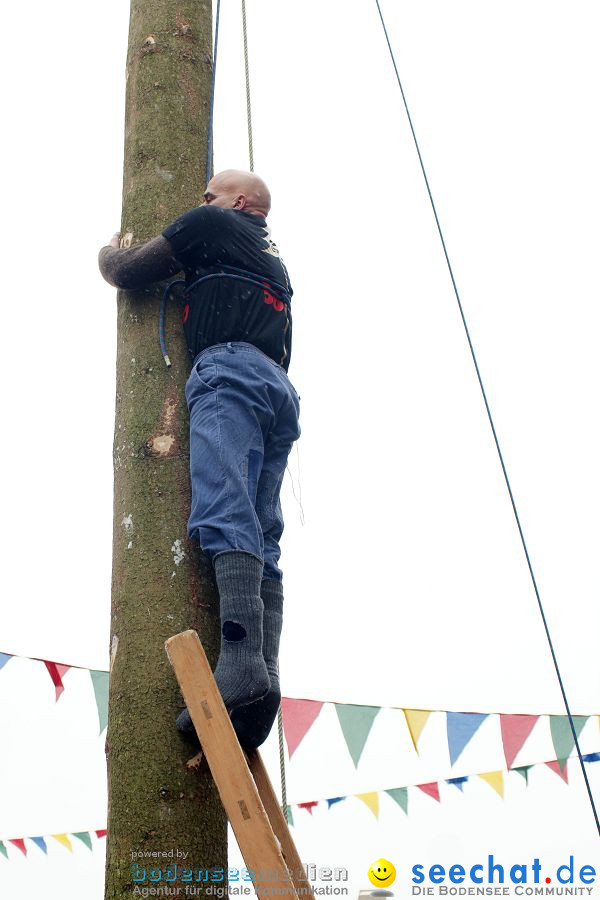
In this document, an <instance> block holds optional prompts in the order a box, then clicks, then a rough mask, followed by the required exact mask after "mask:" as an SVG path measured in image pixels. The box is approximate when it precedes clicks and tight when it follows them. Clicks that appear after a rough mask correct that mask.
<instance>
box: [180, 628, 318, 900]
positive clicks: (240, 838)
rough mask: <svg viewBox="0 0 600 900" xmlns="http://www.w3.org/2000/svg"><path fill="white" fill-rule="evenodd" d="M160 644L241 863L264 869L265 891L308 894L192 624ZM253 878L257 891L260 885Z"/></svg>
mask: <svg viewBox="0 0 600 900" xmlns="http://www.w3.org/2000/svg"><path fill="white" fill-rule="evenodd" d="M165 649H166V651H167V655H168V657H169V660H170V662H171V665H172V666H173V670H174V672H175V677H176V678H177V681H178V682H179V687H180V688H181V693H182V694H183V699H184V700H185V704H186V706H187V708H188V711H189V713H190V716H191V718H192V722H193V723H194V728H195V729H196V733H197V735H198V740H199V741H200V744H201V746H202V752H203V754H204V756H205V757H206V761H207V763H208V765H209V767H210V770H211V773H212V776H213V779H214V781H215V784H216V786H217V790H218V792H219V796H220V797H221V802H222V803H223V807H224V809H225V812H226V814H227V818H228V819H229V821H230V822H231V827H232V828H233V832H234V834H235V836H236V839H237V842H238V845H239V848H240V851H241V853H242V856H243V858H244V862H245V864H246V867H247V868H248V869H249V870H251V871H253V872H254V873H255V876H256V875H257V874H259V873H260V872H261V871H267V872H268V873H269V881H268V884H267V885H265V886H264V890H265V892H267V893H268V892H270V891H272V888H273V882H276V884H277V885H278V887H279V888H280V890H278V891H277V892H276V893H277V894H279V893H281V894H283V895H287V896H292V897H297V898H298V900H302V898H305V897H312V896H313V889H312V886H311V884H310V882H309V880H308V878H307V876H306V872H305V870H304V867H303V865H302V863H301V862H300V857H299V855H298V851H297V849H296V846H295V844H294V840H293V838H292V836H291V834H290V831H289V828H288V825H287V822H286V820H285V817H284V815H283V813H282V811H281V808H280V806H279V803H278V801H277V796H276V794H275V791H274V790H273V786H272V784H271V781H270V779H269V776H268V774H267V771H266V769H265V767H264V764H263V761H262V759H261V756H260V753H259V752H258V751H257V750H255V751H254V752H253V753H251V754H249V756H248V757H246V755H245V754H244V751H243V750H242V748H241V746H240V744H239V742H238V739H237V736H236V733H235V731H234V730H233V726H232V724H231V720H230V718H229V715H228V713H227V710H226V709H225V705H224V703H223V699H222V697H221V694H220V691H219V688H218V687H217V683H216V681H215V679H214V677H213V673H212V670H211V668H210V665H209V662H208V659H207V658H206V653H205V652H204V648H203V646H202V644H201V642H200V638H199V637H198V635H197V633H196V632H195V631H193V630H189V631H184V632H182V633H181V634H176V635H174V636H173V637H171V638H169V640H168V641H167V642H166V643H165ZM253 884H254V888H255V890H256V893H257V894H258V895H259V896H260V894H261V892H262V890H263V887H262V885H261V884H260V883H257V881H254V882H253ZM282 888H283V890H281V889H282Z"/></svg>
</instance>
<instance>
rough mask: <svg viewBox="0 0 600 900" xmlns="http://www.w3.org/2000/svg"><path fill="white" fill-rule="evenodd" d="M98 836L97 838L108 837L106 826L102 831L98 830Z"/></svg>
mask: <svg viewBox="0 0 600 900" xmlns="http://www.w3.org/2000/svg"><path fill="white" fill-rule="evenodd" d="M96 837H97V838H103V837H106V828H101V829H100V831H97V832H96Z"/></svg>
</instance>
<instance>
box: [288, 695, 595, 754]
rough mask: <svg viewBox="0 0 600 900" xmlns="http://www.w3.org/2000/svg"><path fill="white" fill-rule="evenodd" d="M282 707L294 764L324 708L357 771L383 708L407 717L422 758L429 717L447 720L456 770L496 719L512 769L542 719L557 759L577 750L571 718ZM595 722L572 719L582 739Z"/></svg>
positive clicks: (314, 703) (311, 703) (297, 703)
mask: <svg viewBox="0 0 600 900" xmlns="http://www.w3.org/2000/svg"><path fill="white" fill-rule="evenodd" d="M281 705H282V713H283V727H284V732H285V738H286V742H287V745H288V755H289V757H290V759H291V757H292V756H293V754H294V753H295V752H296V750H297V749H298V747H299V746H300V744H301V742H302V741H303V740H304V738H305V737H306V735H307V734H308V732H309V731H310V729H311V728H312V726H313V725H314V723H315V722H316V720H317V718H318V717H319V715H320V713H321V710H322V709H323V707H324V706H325V705H329V706H333V707H334V708H335V712H336V714H337V720H338V722H339V725H340V728H341V731H342V734H343V737H344V740H345V742H346V746H347V748H348V752H349V753H350V756H351V758H352V761H353V763H354V766H355V767H358V764H359V762H360V758H361V755H362V752H363V750H364V748H365V745H366V743H367V738H368V737H369V734H370V732H371V728H372V726H373V723H374V722H375V719H376V717H377V716H378V714H379V713H380V712H381V710H382V709H394V710H401V711H402V712H403V713H404V718H405V720H406V726H407V729H408V732H409V734H410V737H411V740H412V744H413V747H414V749H415V751H416V752H417V753H419V739H420V738H421V735H422V733H423V731H424V729H425V727H426V725H427V723H428V721H429V719H430V717H431V716H432V715H433V714H434V713H436V714H439V715H444V716H445V717H446V735H447V741H448V752H449V756H450V764H451V765H454V764H455V763H456V762H457V760H458V759H459V757H460V755H461V754H462V752H463V750H464V749H465V747H466V746H467V745H468V744H469V742H470V741H471V739H472V738H473V737H474V735H475V734H476V733H477V731H478V730H479V728H480V727H481V726H482V724H483V723H484V721H485V720H486V719H496V721H497V722H499V726H500V727H499V735H500V740H501V742H502V747H503V751H504V757H505V759H506V765H507V768H509V769H510V768H511V767H512V764H513V762H514V761H515V759H516V757H517V755H518V754H519V753H520V751H521V750H522V749H523V746H524V744H525V742H526V741H527V739H528V737H529V736H530V734H531V733H532V732H533V729H534V728H535V726H536V724H537V723H538V721H539V720H540V719H544V720H545V721H546V722H547V724H548V725H549V729H550V737H551V739H552V745H553V747H554V751H555V753H556V756H557V759H566V758H567V757H568V756H569V755H570V753H571V751H572V749H573V747H574V745H575V741H574V738H573V733H572V730H571V723H570V722H569V718H568V716H566V715H562V716H555V715H545V714H543V713H540V714H536V715H521V714H512V713H477V712H451V711H448V710H428V709H405V708H403V707H396V706H391V707H381V706H359V705H354V704H347V703H327V701H322V700H299V699H292V698H290V697H284V698H283V699H282V704H281ZM591 718H592V716H573V717H572V719H573V723H574V727H575V729H576V732H577V736H578V737H579V735H580V734H581V732H582V731H583V728H584V726H585V725H586V723H587V722H588V721H589V720H590V719H591ZM594 718H595V719H596V720H597V722H598V724H599V725H600V716H599V715H598V714H594Z"/></svg>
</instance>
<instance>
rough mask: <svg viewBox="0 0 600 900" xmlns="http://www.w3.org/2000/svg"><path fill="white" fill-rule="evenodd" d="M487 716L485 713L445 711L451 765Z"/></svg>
mask: <svg viewBox="0 0 600 900" xmlns="http://www.w3.org/2000/svg"><path fill="white" fill-rule="evenodd" d="M487 716H488V714H487V713H461V712H448V713H446V728H447V731H448V749H449V751H450V764H451V765H454V763H455V762H456V760H457V759H458V757H459V756H460V754H461V753H462V752H463V750H464V749H465V747H466V746H467V744H468V743H469V741H470V740H471V738H472V737H473V735H474V734H475V732H476V731H477V729H478V728H479V726H480V725H481V723H482V722H483V720H484V719H487Z"/></svg>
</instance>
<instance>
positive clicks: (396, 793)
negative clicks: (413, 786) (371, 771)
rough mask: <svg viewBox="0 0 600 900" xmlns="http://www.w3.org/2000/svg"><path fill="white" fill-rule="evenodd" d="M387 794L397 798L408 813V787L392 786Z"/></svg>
mask: <svg viewBox="0 0 600 900" xmlns="http://www.w3.org/2000/svg"><path fill="white" fill-rule="evenodd" d="M386 794H389V795H390V797H391V798H392V800H395V801H396V803H397V804H398V806H401V807H402V809H403V810H404V812H405V813H406V814H407V815H408V788H405V787H403V788H390V789H389V790H388V791H386Z"/></svg>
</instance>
